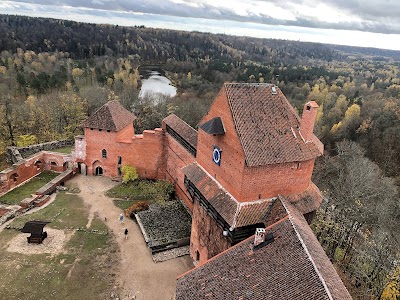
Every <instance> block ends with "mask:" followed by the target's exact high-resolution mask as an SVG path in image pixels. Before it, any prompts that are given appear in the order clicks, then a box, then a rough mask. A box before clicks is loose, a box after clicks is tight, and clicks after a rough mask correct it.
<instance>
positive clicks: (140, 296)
mask: <svg viewBox="0 0 400 300" xmlns="http://www.w3.org/2000/svg"><path fill="white" fill-rule="evenodd" d="M69 183H72V184H74V185H77V186H78V187H79V189H80V190H81V192H80V193H79V194H78V195H80V196H81V197H82V198H83V199H84V201H85V204H86V205H87V207H88V209H89V216H90V218H89V224H90V222H91V218H92V217H93V216H94V215H96V216H97V215H98V216H99V217H100V218H101V219H102V220H105V219H106V220H107V222H106V224H107V226H108V227H109V229H110V230H112V231H113V232H114V234H115V236H116V240H117V243H118V245H119V248H120V251H121V263H120V264H119V266H116V267H117V278H116V280H117V285H118V288H119V290H120V291H122V292H121V294H120V295H119V296H120V299H121V300H124V299H136V300H163V299H173V298H174V294H175V287H176V277H177V276H179V275H180V274H182V273H184V272H186V271H187V270H189V269H191V268H192V267H193V264H192V260H191V259H190V258H189V256H187V255H186V256H182V257H178V258H176V259H172V260H168V261H164V262H159V263H154V262H153V259H152V256H151V253H150V250H149V249H148V248H147V246H146V243H145V241H144V239H143V235H142V233H141V231H140V229H139V227H138V225H137V224H136V223H135V222H133V221H132V220H130V219H128V218H125V219H124V224H120V222H119V220H118V216H119V214H120V213H121V212H122V211H121V209H119V208H118V207H116V206H115V205H114V204H113V203H112V200H111V199H110V198H108V197H107V196H105V195H104V192H105V191H107V190H108V189H110V188H111V187H113V186H115V185H116V183H115V182H113V181H111V180H110V179H108V178H105V177H93V176H82V175H77V176H75V177H74V178H73V179H71V180H70V181H69ZM89 224H88V225H89ZM125 228H128V231H129V234H128V239H127V240H125V238H124V234H123V231H124V229H125Z"/></svg>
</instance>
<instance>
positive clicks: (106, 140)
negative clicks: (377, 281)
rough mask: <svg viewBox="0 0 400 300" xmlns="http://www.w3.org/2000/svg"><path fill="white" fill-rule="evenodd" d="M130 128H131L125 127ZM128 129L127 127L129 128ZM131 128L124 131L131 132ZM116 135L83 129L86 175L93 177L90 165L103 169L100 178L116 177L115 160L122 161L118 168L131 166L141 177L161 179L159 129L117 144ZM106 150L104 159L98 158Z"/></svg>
mask: <svg viewBox="0 0 400 300" xmlns="http://www.w3.org/2000/svg"><path fill="white" fill-rule="evenodd" d="M129 126H131V127H132V128H133V126H132V125H129ZM129 126H128V127H129ZM132 130H133V129H129V130H124V132H125V133H124V134H123V136H125V134H126V132H133V131H132ZM118 134H119V133H116V132H112V131H111V132H107V131H106V130H101V131H100V130H98V129H93V130H91V129H89V128H85V140H86V158H85V164H86V165H87V167H88V175H94V172H95V168H94V166H95V167H96V166H101V167H102V168H103V175H104V176H108V177H117V176H118V157H119V156H120V157H121V158H122V163H121V166H123V165H132V166H135V167H136V168H137V171H138V173H139V176H140V177H142V178H151V179H164V178H165V155H164V152H163V147H164V145H163V143H164V139H163V135H164V134H163V132H162V130H161V129H155V130H145V131H144V132H143V134H142V135H136V136H134V137H131V139H130V142H128V140H127V139H125V140H124V141H123V142H118V139H119V138H120V137H121V135H120V136H118ZM103 149H105V150H106V151H107V157H106V158H103V157H102V150H103Z"/></svg>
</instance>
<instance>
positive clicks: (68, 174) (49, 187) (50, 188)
mask: <svg viewBox="0 0 400 300" xmlns="http://www.w3.org/2000/svg"><path fill="white" fill-rule="evenodd" d="M73 176H74V172H73V171H72V170H66V171H64V172H62V173H61V174H60V175H58V176H57V177H56V178H54V179H53V180H52V181H50V182H49V183H47V184H46V185H44V186H43V187H41V188H40V189H38V190H37V191H36V195H48V194H51V193H53V192H54V191H55V190H56V188H57V186H58V185H60V184H63V183H64V182H65V181H67V180H68V179H70V178H72V177H73Z"/></svg>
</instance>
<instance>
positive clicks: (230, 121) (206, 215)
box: [75, 86, 319, 263]
mask: <svg viewBox="0 0 400 300" xmlns="http://www.w3.org/2000/svg"><path fill="white" fill-rule="evenodd" d="M245 87H246V88H248V87H250V92H249V91H248V90H246V91H245V93H244V97H250V100H251V101H253V102H254V101H255V102H257V101H258V102H260V97H261V98H262V97H263V96H262V95H263V93H264V90H263V91H262V92H261V94H260V91H259V89H258V87H257V86H245ZM230 88H231V90H230V91H231V92H230V93H231V94H229V95H230V96H229V95H228V92H227V91H229V89H226V88H222V89H221V91H220V93H219V94H218V96H217V97H216V99H215V100H214V102H213V104H212V106H211V108H210V110H209V112H208V114H207V115H206V116H205V117H204V118H203V120H202V121H201V124H204V123H205V122H207V121H210V120H212V119H214V118H220V119H221V120H222V123H223V128H222V129H221V128H219V130H220V131H221V132H218V134H209V133H207V132H206V131H205V130H203V129H199V130H198V132H196V131H194V130H193V129H192V128H190V126H188V125H187V124H186V123H184V122H183V121H181V120H180V119H179V118H177V117H176V116H173V117H168V118H166V119H165V120H164V122H163V128H162V129H160V128H157V129H155V130H154V131H150V130H146V131H144V133H143V135H135V134H134V129H133V125H132V123H129V124H127V125H124V126H125V127H121V126H120V127H118V126H114V125H115V124H114V123H113V122H114V120H118V116H114V115H112V114H113V112H112V109H113V110H114V111H117V112H118V113H122V114H124V115H125V116H128V117H129V115H128V113H127V112H126V111H122V110H121V108H120V107H118V104H117V103H115V102H114V103H111V104H110V107H112V109H110V111H111V116H112V117H108V119H107V120H106V121H107V122H106V121H104V122H100V121H99V120H102V119H103V118H102V117H101V116H100V115H96V116H95V118H93V119H89V120H88V122H87V124H93V126H98V128H90V127H88V128H85V136H84V138H82V137H79V138H78V139H77V143H76V149H75V153H76V159H77V161H78V162H84V163H85V164H86V166H87V170H88V175H97V174H99V173H101V175H104V176H108V177H117V176H120V175H121V174H120V173H119V170H118V169H119V167H121V166H122V165H132V166H135V167H136V168H137V171H138V173H139V176H140V177H142V178H150V179H166V180H168V181H170V182H171V183H173V184H174V187H175V191H176V194H177V196H178V197H179V198H180V199H182V200H183V201H184V202H185V204H186V206H187V207H188V208H189V209H190V210H191V211H192V222H193V223H192V233H191V244H190V245H191V246H190V253H191V255H192V257H193V258H194V259H196V258H199V259H200V263H202V262H205V261H206V260H207V259H209V258H211V257H212V256H214V255H216V254H218V253H220V252H221V251H223V250H225V249H227V248H229V247H230V246H231V245H232V243H233V240H231V239H229V238H227V237H225V236H224V235H223V232H224V231H226V230H227V228H225V227H228V228H229V226H231V227H232V226H233V229H232V230H235V226H236V225H232V224H228V223H227V222H229V220H225V221H223V220H221V219H219V221H217V219H218V218H221V212H222V211H225V212H226V209H228V210H229V208H225V209H224V210H221V207H222V206H224V205H228V204H227V203H220V202H218V201H222V202H224V201H223V200H222V199H224V198H223V197H222V198H220V199H221V200H218V201H217V202H215V201H216V200H214V203H218V205H219V206H220V208H218V207H217V208H216V212H213V213H210V212H209V211H206V210H205V209H204V208H203V207H202V206H201V205H200V204H199V200H198V199H197V200H196V199H194V197H193V194H190V193H189V191H188V189H187V186H185V182H184V180H185V174H184V172H183V171H182V168H184V167H186V166H188V165H191V164H192V163H195V162H197V165H198V166H199V167H200V168H202V169H203V170H204V171H205V172H206V173H207V174H209V175H208V176H211V177H212V178H214V179H215V181H216V182H217V186H220V187H221V193H226V194H227V195H228V198H230V199H233V200H232V201H233V202H231V203H230V204H229V205H230V207H231V210H233V209H234V210H236V212H235V211H232V212H231V214H230V215H231V216H233V215H235V214H239V213H240V214H248V213H250V214H252V213H253V212H252V211H253V210H254V209H251V207H250V206H249V203H254V204H255V206H254V207H256V206H257V205H260V204H257V203H258V202H260V201H261V202H262V203H264V204H262V205H263V208H264V209H265V207H267V208H268V205H267V206H266V205H265V203H269V202H268V201H269V200H268V199H271V198H276V197H278V196H279V195H283V196H285V195H293V194H301V193H303V192H305V191H306V190H307V188H308V187H309V186H310V183H311V175H312V171H313V167H314V160H315V157H316V156H317V155H318V153H319V152H318V150H317V147H314V144H315V143H313V142H310V143H311V145H310V144H308V145H307V144H306V143H305V141H304V140H303V139H301V137H300V131H299V120H300V119H299V118H298V116H297V114H296V113H295V112H294V110H293V108H291V107H290V104H288V102H287V100H286V98H284V96H283V95H282V94H281V92H280V91H279V95H277V96H276V97H281V98H271V97H272V96H268V97H270V98H271V99H272V100H271V99H267V100H268V101H269V100H271V101H275V102H276V101H278V102H277V105H278V108H277V109H275V110H274V112H267V116H266V118H268V120H269V122H270V123H269V124H272V125H270V126H275V127H279V126H287V123H288V124H289V125H288V126H289V127H290V129H286V131H282V130H281V129H280V128H275V127H274V128H273V129H272V131H273V132H271V134H270V136H271V137H270V139H271V138H272V139H274V138H276V139H277V141H276V143H277V147H280V148H282V155H280V154H279V152H277V153H275V154H273V155H271V154H268V155H269V156H268V155H266V156H265V157H263V158H261V159H257V153H262V152H263V151H261V152H260V150H257V147H258V144H257V143H261V142H259V141H257V139H255V140H254V141H253V139H250V140H249V139H247V140H246V139H243V136H240V135H239V133H238V132H239V131H238V122H242V123H241V124H242V125H243V124H245V125H246V126H242V127H241V128H242V129H243V128H244V129H245V130H249V128H250V129H252V127H251V126H250V127H249V126H248V123H247V122H250V124H251V122H253V120H252V119H251V117H250V119H245V120H238V118H243V117H242V115H241V111H240V110H238V108H237V105H238V103H239V105H242V104H241V102H240V101H239V102H237V100H235V101H236V102H232V100H229V99H228V98H229V97H237V96H238V95H239V96H240V92H241V86H239V88H237V87H236V86H233V87H230ZM262 88H263V89H265V86H262ZM266 90H267V91H269V88H268V86H267V89H266ZM232 91H233V92H234V93H233V92H232ZM252 93H253V94H256V97H253V96H251V95H253V94H252ZM257 93H258V94H257ZM232 95H233V96H232ZM248 95H250V96H248ZM260 95H261V96H260ZM274 95H275V94H274ZM251 97H253V98H251ZM282 97H283V98H282ZM282 99H283V100H282ZM245 100H246V99H244V100H243V101H245ZM261 100H263V99H261ZM271 103H272V102H271ZM232 105H236V106H235V109H236V115H234V113H233V110H232V109H233V108H232ZM262 105H265V103H264V102H263V103H262ZM271 105H275V104H271ZM316 107H317V106H316V105H314V104H313V103H312V104H311V105H308V106H307V105H306V109H307V113H306V115H304V116H303V123H304V126H303V130H305V131H304V134H305V135H306V136H307V137H311V138H313V139H314V140H315V141H317V139H316V138H315V136H314V135H313V134H312V126H313V124H314V120H313V118H315V113H316ZM105 108H107V107H105ZM105 108H101V109H99V111H106V112H107V109H105ZM267 108H269V107H267ZM247 109H248V110H251V109H252V108H251V107H248V108H247ZM264 110H265V108H264ZM267 110H268V109H267ZM285 110H287V111H288V113H287V112H286V111H285ZM107 113H108V112H107ZM275 113H276V114H277V115H276V116H275V115H273V116H271V114H275ZM268 114H269V115H268ZM289 114H290V116H289ZM249 116H252V114H251V112H250V113H249V114H247V116H246V115H245V117H246V118H249ZM258 117H260V116H258ZM275 117H276V118H277V122H278V123H277V124H275V123H271V119H274V118H275ZM129 118H131V119H134V116H132V117H129ZM274 120H275V119H274ZM282 120H283V121H282ZM287 120H288V121H287ZM279 122H280V123H279ZM285 122H286V123H285ZM103 123H104V124H105V123H107V124H106V125H103ZM246 123H247V124H246ZM274 124H275V125H274ZM117 125H118V124H117ZM107 126H109V128H117V127H118V129H117V130H112V129H110V130H107V128H108V127H107ZM254 126H255V127H254V128H255V129H253V130H261V129H262V130H263V131H262V130H261V131H260V132H261V133H260V134H263V135H264V140H263V142H265V135H268V130H269V129H265V128H261V127H262V126H264V127H265V125H264V123H263V122H262V121H260V120H258V124H255V125H254ZM260 126H261V127H260ZM100 127H101V128H102V129H100ZM220 127H221V126H220ZM257 128H259V129H257ZM260 128H261V129H260ZM252 135H255V136H256V138H257V132H253V133H252ZM301 136H302V135H301ZM243 143H246V147H247V148H245V147H244V144H243ZM251 143H252V144H251ZM271 143H272V145H269V146H268V147H270V148H268V149H271V147H272V150H274V149H273V147H274V140H272V141H271ZM279 143H280V144H279ZM260 145H261V146H263V144H262V143H261V144H260ZM283 146H288V147H283ZM214 147H218V148H219V149H221V151H222V154H221V163H220V165H218V164H217V163H215V162H214V161H213V151H214ZM313 147H314V148H313ZM245 149H247V150H245ZM288 149H294V150H295V151H297V152H298V153H302V154H301V157H299V158H298V160H297V161H296V158H297V156H294V155H293V153H292V152H291V151H292V150H288ZM318 149H319V148H318ZM246 151H247V152H246ZM264 152H265V151H264ZM297 152H296V153H297ZM246 153H247V154H246ZM271 153H272V152H271ZM104 156H106V157H104ZM274 157H277V160H279V161H280V163H276V162H274V159H275V158H274ZM293 158H295V160H293ZM248 159H250V160H249V161H250V164H248V162H249V161H248ZM285 159H287V160H285ZM258 161H259V162H260V164H259V165H257V163H258ZM100 168H101V172H99V170H100ZM96 170H97V171H96ZM186 183H187V182H186ZM202 191H203V193H206V194H207V188H204V187H203V189H202ZM317 194H318V193H317ZM215 195H216V196H215V197H219V196H218V193H217V194H215ZM318 195H319V194H318ZM318 195H317V196H318ZM206 196H207V195H205V197H206ZM318 197H319V196H318ZM260 199H261V200H260ZM267 200H268V201H267ZM205 201H207V200H205ZM232 203H236V204H234V205H235V208H233V206H231V205H232ZM314 203H319V202H318V201H314ZM241 204H243V205H246V207H247V208H246V209H244V208H243V209H242V206H241ZM207 205H208V204H207ZM307 205H308V204H307ZM313 209H314V208H313ZM239 211H240V212H239ZM307 212H308V211H307ZM218 213H219V214H220V216H217V215H218ZM222 215H223V214H222ZM258 215H259V214H258ZM240 216H241V218H244V219H245V220H250V219H254V216H255V215H254V216H253V218H251V217H248V216H246V215H240ZM222 219H224V217H222ZM224 222H225V223H224ZM235 222H236V221H235ZM257 222H258V223H259V222H261V221H260V220H257V221H255V223H252V224H253V225H255V224H256V223H257ZM222 223H224V224H228V225H223V226H222V225H221V224H222ZM250 225H251V224H250ZM250 225H246V226H250ZM242 226H243V225H242ZM239 229H240V228H239Z"/></svg>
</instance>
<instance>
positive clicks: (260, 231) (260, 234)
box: [254, 228, 265, 247]
mask: <svg viewBox="0 0 400 300" xmlns="http://www.w3.org/2000/svg"><path fill="white" fill-rule="evenodd" d="M264 241H265V229H264V228H256V234H255V235H254V247H257V246H258V245H260V244H262V243H264Z"/></svg>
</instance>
